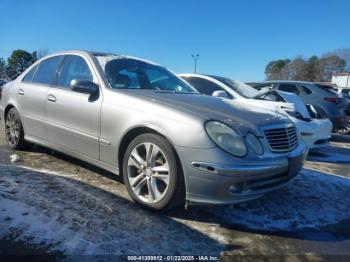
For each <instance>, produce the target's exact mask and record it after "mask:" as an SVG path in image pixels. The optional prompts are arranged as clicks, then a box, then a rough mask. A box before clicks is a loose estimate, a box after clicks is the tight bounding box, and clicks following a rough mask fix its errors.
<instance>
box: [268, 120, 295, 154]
mask: <svg viewBox="0 0 350 262" xmlns="http://www.w3.org/2000/svg"><path fill="white" fill-rule="evenodd" d="M264 133H265V136H266V139H267V141H268V143H269V145H270V147H271V150H272V151H273V152H288V151H291V150H293V149H294V148H295V147H296V146H297V145H298V135H297V131H296V129H295V127H294V126H292V125H286V126H284V127H280V128H273V129H266V130H265V131H264Z"/></svg>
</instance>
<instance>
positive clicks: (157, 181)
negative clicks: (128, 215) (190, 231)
mask: <svg viewBox="0 0 350 262" xmlns="http://www.w3.org/2000/svg"><path fill="white" fill-rule="evenodd" d="M181 170H182V169H181V167H180V164H179V161H178V160H177V157H176V152H175V150H174V148H173V147H172V145H171V144H170V143H169V142H168V140H167V139H165V138H164V137H162V136H159V135H156V134H142V135H139V136H138V137H136V138H135V139H134V140H133V141H132V142H131V143H130V144H129V146H128V148H127V149H126V152H125V154H124V158H123V178H124V182H125V185H126V187H127V190H128V192H129V194H130V196H131V198H132V199H133V200H134V201H135V202H137V203H139V204H141V205H143V206H146V207H148V208H151V209H154V210H164V209H170V208H173V207H175V206H177V205H179V204H181V203H183V201H184V192H185V188H184V183H183V175H182V172H181Z"/></svg>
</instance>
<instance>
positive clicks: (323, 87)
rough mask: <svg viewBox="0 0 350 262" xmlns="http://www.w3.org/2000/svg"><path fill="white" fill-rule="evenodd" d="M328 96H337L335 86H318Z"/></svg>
mask: <svg viewBox="0 0 350 262" xmlns="http://www.w3.org/2000/svg"><path fill="white" fill-rule="evenodd" d="M316 86H318V87H319V88H321V89H322V90H323V91H325V92H327V93H328V94H332V95H337V91H336V90H335V89H333V86H329V85H316Z"/></svg>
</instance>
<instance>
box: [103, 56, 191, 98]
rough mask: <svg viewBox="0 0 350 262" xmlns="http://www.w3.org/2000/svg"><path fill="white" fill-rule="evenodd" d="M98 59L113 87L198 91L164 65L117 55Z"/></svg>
mask: <svg viewBox="0 0 350 262" xmlns="http://www.w3.org/2000/svg"><path fill="white" fill-rule="evenodd" d="M96 59H97V61H98V62H99V64H100V66H101V68H102V71H103V73H104V75H105V77H106V79H107V81H108V83H109V85H110V86H111V88H113V89H136V90H138V89H151V90H159V91H170V92H179V93H197V91H196V90H195V89H193V88H192V87H191V86H190V85H189V84H187V83H186V82H184V81H182V80H181V79H179V78H178V77H177V76H175V75H174V74H173V73H171V72H170V71H168V70H167V69H165V68H164V67H161V66H158V65H154V64H151V63H147V62H144V61H140V60H136V59H132V58H125V57H120V56H115V55H103V56H96Z"/></svg>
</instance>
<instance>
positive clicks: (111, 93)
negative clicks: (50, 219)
mask: <svg viewBox="0 0 350 262" xmlns="http://www.w3.org/2000/svg"><path fill="white" fill-rule="evenodd" d="M0 110H1V112H0V113H1V118H2V119H3V120H4V124H5V133H6V139H7V142H8V144H9V146H10V147H11V148H12V149H22V148H24V147H25V146H26V145H27V143H34V144H39V145H42V146H46V147H50V148H52V149H54V150H57V151H61V152H63V153H66V154H69V155H71V156H73V157H76V158H79V159H81V160H84V161H86V162H89V163H92V164H94V165H96V166H99V167H101V168H104V169H106V170H109V171H110V172H113V173H115V174H117V175H121V176H123V179H124V183H125V185H126V187H127V190H128V192H129V194H130V196H131V197H132V199H133V200H134V201H136V202H138V203H140V204H142V205H144V206H146V207H149V208H151V209H156V210H161V209H169V208H172V207H174V206H177V205H179V204H184V203H188V204H191V203H192V204H229V203H237V202H241V201H246V200H250V199H254V198H257V197H260V196H262V195H263V194H264V193H266V192H269V191H271V190H275V189H277V188H279V187H281V186H283V185H285V184H286V183H287V182H289V181H290V180H291V179H292V178H294V177H295V176H296V175H297V174H298V173H299V172H300V170H301V168H302V165H303V162H304V159H305V156H306V154H307V150H306V147H305V145H304V144H303V142H302V141H301V140H300V139H299V137H298V134H297V132H296V129H295V126H294V125H293V123H292V122H290V120H288V119H287V118H285V117H283V116H281V115H279V114H278V113H276V112H273V111H267V110H264V109H262V108H253V107H249V108H248V107H247V106H244V105H242V104H240V103H239V102H235V101H230V100H225V99H221V98H217V97H210V96H205V95H200V94H199V93H197V92H196V91H195V90H194V89H193V88H192V87H191V86H190V85H189V84H188V83H186V82H185V81H183V80H181V79H180V78H178V77H177V76H176V75H174V74H173V73H172V72H170V71H169V70H167V69H166V68H164V67H162V66H159V65H156V64H154V63H152V62H148V61H145V60H141V59H137V58H133V57H128V56H120V55H113V54H105V53H94V52H82V51H67V52H61V53H57V54H53V55H50V56H48V57H45V58H43V59H41V60H39V61H37V62H36V63H35V64H33V65H32V66H31V67H30V68H28V69H27V70H26V71H25V72H23V74H21V75H20V76H19V77H18V78H17V79H15V80H14V81H12V82H10V83H8V84H6V85H5V86H4V88H3V89H2V94H1V101H0ZM185 201H186V202H185Z"/></svg>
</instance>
